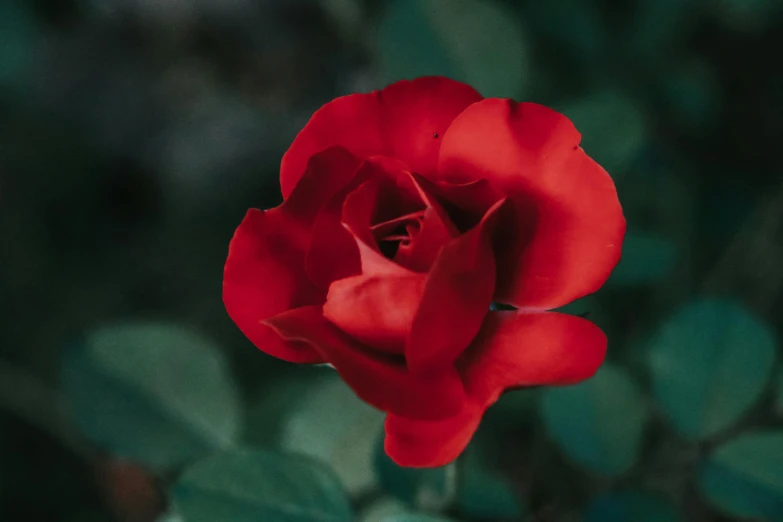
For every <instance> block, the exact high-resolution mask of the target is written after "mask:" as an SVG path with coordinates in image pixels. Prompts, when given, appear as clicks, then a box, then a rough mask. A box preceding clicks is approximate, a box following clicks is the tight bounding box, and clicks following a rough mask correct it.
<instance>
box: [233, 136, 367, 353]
mask: <svg viewBox="0 0 783 522" xmlns="http://www.w3.org/2000/svg"><path fill="white" fill-rule="evenodd" d="M358 164H359V161H358V160H357V159H356V157H354V156H353V155H351V154H349V153H348V152H347V151H346V150H344V149H341V148H336V147H335V148H330V149H327V150H325V151H323V152H321V153H319V154H317V155H315V156H313V157H312V158H311V161H310V164H309V166H308V170H307V173H306V174H305V176H304V177H303V178H302V181H301V183H299V185H298V186H297V187H296V190H295V191H294V192H293V193H292V194H291V197H290V198H289V199H288V200H287V201H286V202H285V203H283V205H281V206H279V207H277V208H274V209H272V210H268V211H261V210H257V209H251V210H249V211H248V212H247V215H246V216H245V219H244V220H242V223H241V224H240V225H239V227H238V228H237V230H236V232H235V233H234V237H233V239H232V240H231V243H230V244H229V249H228V258H227V259H226V264H225V268H224V272H223V301H224V303H225V305H226V310H227V311H228V314H229V315H230V316H231V318H232V319H233V320H234V322H235V323H236V324H237V326H239V329H240V330H242V332H243V333H244V334H245V335H246V336H247V337H248V338H249V339H250V340H251V341H252V342H253V343H254V344H255V345H256V346H258V347H259V348H261V349H263V350H265V351H266V352H267V353H269V354H270V355H273V356H275V357H278V358H280V359H283V360H286V361H289V362H298V363H310V362H322V359H321V357H320V355H318V354H317V353H315V352H313V351H312V350H310V349H309V348H307V347H300V346H295V347H287V346H286V344H285V343H280V341H279V339H277V338H276V337H275V336H274V335H271V336H270V332H269V329H268V328H267V327H265V326H263V325H262V324H261V321H262V320H263V319H266V318H268V317H271V316H273V315H275V314H278V313H281V312H285V311H287V310H289V309H291V308H297V307H299V306H308V305H311V304H316V303H322V302H323V300H324V297H325V292H323V290H321V289H319V288H318V287H317V286H316V285H314V284H313V283H312V282H311V281H310V279H309V278H308V277H307V274H306V273H305V270H304V266H305V265H304V260H305V254H306V252H307V249H308V247H309V243H310V237H311V229H312V224H313V221H314V220H315V215H316V213H317V211H318V209H319V208H320V207H321V206H322V205H323V204H324V203H325V202H326V201H327V200H328V199H329V198H330V197H331V196H332V194H334V193H335V192H337V191H338V190H339V189H340V188H341V187H342V185H344V184H345V183H346V182H347V181H348V180H349V179H351V178H352V177H353V175H354V173H355V172H356V169H357V168H358ZM318 180H323V182H322V181H318ZM270 337H271V339H272V340H271V341H270Z"/></svg>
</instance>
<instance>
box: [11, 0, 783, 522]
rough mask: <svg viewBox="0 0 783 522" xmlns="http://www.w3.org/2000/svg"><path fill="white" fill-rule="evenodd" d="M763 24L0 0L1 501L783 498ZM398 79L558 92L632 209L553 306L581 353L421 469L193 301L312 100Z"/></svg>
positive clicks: (715, 5) (423, 508)
mask: <svg viewBox="0 0 783 522" xmlns="http://www.w3.org/2000/svg"><path fill="white" fill-rule="evenodd" d="M780 48H783V4H781V3H780V2H779V1H778V0H618V1H609V0H546V1H544V0H542V1H527V2H524V1H520V2H515V1H512V0H494V1H489V0H388V1H371V0H57V1H49V0H0V270H1V271H0V317H2V321H1V322H0V324H1V325H2V327H0V351H1V352H0V519H1V520H55V521H59V520H62V521H68V522H81V521H85V522H89V521H112V520H114V521H120V522H122V521H130V522H136V521H138V522H146V521H148V522H153V521H160V522H163V521H166V522H169V521H174V520H177V521H184V522H200V521H201V520H214V521H217V522H220V521H222V520H233V521H239V522H242V521H244V520H261V521H264V520H270V521H276V520H281V521H291V520H319V519H320V520H335V521H337V520H346V519H350V517H352V516H353V517H355V519H356V520H362V521H379V522H380V521H383V522H393V521H397V522H403V521H405V520H408V521H414V520H425V519H424V518H415V516H414V515H413V514H412V513H414V512H438V513H439V514H440V515H441V516H446V517H450V518H451V519H453V520H502V519H508V520H525V519H528V520H540V521H545V520H555V521H560V520H564V521H571V520H574V521H578V520H585V521H590V522H592V521H608V522H614V521H624V520H628V521H655V522H657V521H676V520H692V521H702V520H704V521H720V520H735V519H740V518H739V517H743V516H744V517H751V518H745V519H750V520H756V519H764V520H783V371H781V367H780V364H779V358H780V351H781V348H780V334H781V326H783V299H781V296H782V295H783V292H782V290H783V155H781V152H780V150H781V149H780V143H781V139H782V138H783V68H781V66H780V57H779V55H778V54H777V50H778V49H780ZM424 74H444V75H448V76H451V77H453V78H455V79H459V80H463V81H467V82H469V83H471V84H472V85H474V86H475V87H477V88H478V89H479V90H480V91H481V92H482V93H483V94H484V95H486V96H502V97H513V98H516V99H518V100H529V101H536V102H539V103H544V104H547V105H550V106H552V107H555V108H557V109H558V110H561V111H562V112H564V113H565V114H566V115H568V116H569V117H571V118H572V119H573V120H574V122H575V123H576V125H577V127H578V128H579V129H580V130H581V131H582V133H583V143H582V145H583V147H584V148H585V150H586V151H587V152H588V154H590V155H592V156H593V157H594V158H596V159H597V160H598V161H599V162H600V163H601V164H602V165H604V166H605V167H606V169H607V170H608V171H609V172H610V174H611V175H612V176H613V178H614V179H615V182H616V185H617V187H618V191H619V194H620V199H621V201H622V203H623V206H624V209H625V213H626V217H627V219H628V224H629V234H628V237H627V239H626V243H625V247H624V254H623V261H622V262H621V264H620V266H619V267H618V269H617V270H616V272H615V273H614V274H613V276H612V278H611V279H610V281H609V282H608V283H607V285H606V286H605V287H604V288H603V289H602V290H601V291H600V292H599V293H598V294H596V295H595V296H591V297H588V298H586V299H583V300H581V301H580V302H577V303H575V304H573V305H571V306H569V307H568V309H567V311H569V312H571V313H575V314H584V313H587V317H588V318H589V319H591V320H593V321H595V322H597V323H598V324H599V325H600V326H601V327H602V328H603V329H604V330H605V331H606V332H607V334H608V337H609V356H608V362H607V365H606V367H605V368H604V369H603V370H601V371H600V372H599V374H598V376H597V377H596V378H595V379H593V380H591V381H589V382H587V383H585V384H583V385H580V386H577V387H569V388H558V389H551V390H545V389H535V390H524V391H518V392H513V393H511V394H508V395H507V396H505V397H504V398H503V399H502V400H501V402H500V403H499V404H498V405H497V406H495V407H493V408H492V409H491V410H490V411H489V413H488V414H487V417H486V419H485V421H484V423H483V424H482V427H481V429H480V430H479V433H478V434H477V436H476V440H475V442H474V443H473V444H472V445H471V447H470V448H469V449H468V452H467V453H466V455H465V457H464V458H463V459H461V460H460V462H459V463H458V464H457V465H456V466H455V467H450V468H447V469H440V470H433V471H429V472H426V473H422V472H415V471H410V470H401V469H399V468H396V467H395V466H394V465H393V464H392V463H391V462H390V461H388V459H386V457H384V456H383V454H382V453H380V451H379V444H380V429H381V422H382V417H381V416H380V415H379V414H378V413H377V412H375V411H374V410H372V408H369V407H367V406H366V405H363V404H362V403H360V402H359V401H358V400H357V399H355V398H354V397H353V395H352V393H351V392H350V391H349V390H348V389H347V388H346V387H345V385H344V384H342V383H341V382H340V381H339V379H337V378H336V376H335V374H334V373H333V372H332V371H331V370H330V369H328V368H302V367H294V366H292V365H287V364H284V363H281V362H279V361H275V360H273V359H272V358H270V357H268V356H266V355H264V354H262V353H260V352H259V351H258V350H257V349H255V348H254V347H253V346H252V345H251V344H250V343H249V342H248V341H247V340H246V339H245V338H244V337H243V336H242V335H241V333H240V332H239V331H238V330H237V328H236V327H235V326H234V325H233V323H232V322H231V321H230V319H229V318H228V316H227V315H226V313H225V311H224V309H223V305H222V303H221V296H220V293H221V275H222V274H221V272H222V267H223V262H224V260H225V254H226V249H227V244H228V241H229V239H230V237H231V235H232V233H233V230H234V228H235V227H236V225H237V224H238V223H239V221H240V220H241V218H242V216H243V215H244V213H245V211H246V209H247V208H249V207H259V208H267V207H271V206H274V205H276V204H277V203H278V202H279V201H280V193H279V185H278V177H277V176H278V166H279V162H280V158H281V156H282V154H283V152H284V151H285V149H286V147H287V145H288V144H289V143H290V142H291V140H292V139H293V137H294V136H295V134H296V132H297V131H298V130H299V129H300V128H301V127H302V125H303V124H304V123H305V122H306V121H307V119H308V117H309V115H310V114H311V113H312V112H313V111H314V110H315V109H317V108H318V107H319V106H320V105H322V104H323V103H325V102H326V101H328V100H330V99H332V98H333V97H335V96H338V95H342V94H347V93H350V92H357V91H368V90H371V89H374V88H380V87H382V86H384V85H385V84H386V83H388V82H389V81H393V80H395V79H399V78H410V77H415V76H418V75H424ZM239 448H243V449H239ZM295 454H307V455H309V456H310V457H313V458H314V460H308V459H303V458H302V457H300V456H296V455H295ZM317 461H321V462H320V463H318V462H317ZM207 491H208V492H209V493H208V492H207ZM269 502H272V504H269ZM282 504H285V505H286V506H289V507H290V506H294V507H295V508H296V509H298V510H299V511H296V509H295V510H294V512H291V511H290V510H289V511H286V510H282V511H281V509H280V505H282ZM270 506H271V507H270ZM265 510H266V511H265ZM302 510H303V511H302ZM164 512H165V514H164ZM292 513H293V514H292ZM297 517H299V518H297ZM319 517H320V518H319ZM752 517H756V518H752Z"/></svg>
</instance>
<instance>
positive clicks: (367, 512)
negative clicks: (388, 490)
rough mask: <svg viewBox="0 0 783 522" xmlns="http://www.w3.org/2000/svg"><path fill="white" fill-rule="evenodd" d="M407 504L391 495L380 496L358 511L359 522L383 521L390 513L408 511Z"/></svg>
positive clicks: (398, 513) (395, 513)
mask: <svg viewBox="0 0 783 522" xmlns="http://www.w3.org/2000/svg"><path fill="white" fill-rule="evenodd" d="M409 512H410V510H409V509H408V506H407V505H406V504H404V503H402V502H401V501H400V500H398V499H396V498H392V497H387V496H384V497H381V498H380V499H378V500H376V501H375V502H373V503H372V504H370V505H369V506H368V507H366V508H364V509H362V511H361V512H360V513H358V520H359V522H384V520H386V519H388V518H390V517H391V516H392V515H401V514H403V513H409Z"/></svg>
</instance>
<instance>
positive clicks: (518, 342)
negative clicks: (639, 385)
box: [457, 312, 606, 405]
mask: <svg viewBox="0 0 783 522" xmlns="http://www.w3.org/2000/svg"><path fill="white" fill-rule="evenodd" d="M605 355H606V336H605V335H604V333H603V332H602V331H601V329H600V328H598V326H596V325H595V324H593V323H591V322H590V321H588V320H587V319H583V318H581V317H576V316H573V315H566V314H559V313H555V312H539V313H522V312H490V313H489V314H488V315H487V317H486V319H485V321H484V324H483V325H482V327H481V331H480V332H479V334H478V336H477V337H476V339H475V340H474V341H473V344H472V345H471V346H470V348H468V350H466V351H465V353H464V354H463V355H462V356H461V357H460V359H459V361H458V362H457V367H458V368H459V369H460V373H461V374H462V378H463V380H464V381H465V387H466V389H467V391H468V394H469V395H470V397H471V398H472V399H474V400H476V401H478V402H479V403H482V404H486V405H489V404H491V403H493V402H495V401H496V400H497V398H498V397H500V394H501V393H503V390H505V389H507V388H512V387H519V386H537V385H562V384H574V383H577V382H579V381H582V380H584V379H587V378H588V377H591V376H592V375H593V374H594V373H595V372H596V371H597V370H598V367H599V366H600V365H601V363H602V362H603V360H604V356H605Z"/></svg>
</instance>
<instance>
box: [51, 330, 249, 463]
mask: <svg viewBox="0 0 783 522" xmlns="http://www.w3.org/2000/svg"><path fill="white" fill-rule="evenodd" d="M63 385H64V389H65V392H66V394H67V396H68V398H69V400H70V403H71V408H72V412H73V415H74V418H75V421H76V423H77V424H78V426H79V427H80V428H81V430H82V431H83V432H84V434H85V435H86V436H87V437H89V438H90V439H91V440H93V441H94V442H95V443H97V444H98V445H100V446H102V447H104V448H105V449H106V450H107V451H109V452H110V453H112V454H114V455H117V456H121V457H124V458H128V459H131V460H135V461H138V462H141V463H144V464H146V465H148V466H150V467H151V468H153V469H157V470H165V469H170V468H172V467H176V466H179V465H182V464H185V463H187V462H188V461H191V460H194V459H196V458H199V457H201V456H202V455H203V454H205V453H206V452H209V451H212V450H214V449H219V448H227V447H230V446H231V445H232V444H233V442H234V440H235V438H236V435H237V433H238V431H239V424H240V422H239V420H240V412H239V404H238V398H237V392H236V389H235V387H234V384H233V381H232V379H231V376H230V375H229V371H228V367H227V365H226V361H225V360H224V359H223V357H222V354H221V353H220V352H219V351H218V350H217V348H216V347H215V346H214V345H213V344H212V343H211V342H210V341H209V340H207V339H205V338H204V337H202V336H201V335H199V334H197V333H196V332H193V331H191V330H188V329H186V328H184V327H182V326H179V325H174V324H167V323H154V322H136V323H119V324H113V325H109V326H104V327H102V328H99V329H97V330H95V331H93V332H92V333H90V334H89V336H88V337H87V339H86V341H85V342H83V343H81V344H79V345H77V346H75V347H73V349H72V350H70V351H69V352H68V353H67V354H66V356H65V359H64V361H63Z"/></svg>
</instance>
